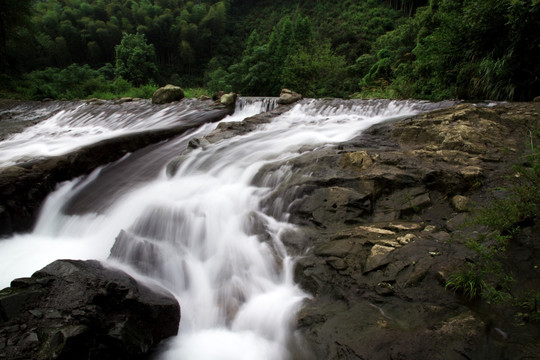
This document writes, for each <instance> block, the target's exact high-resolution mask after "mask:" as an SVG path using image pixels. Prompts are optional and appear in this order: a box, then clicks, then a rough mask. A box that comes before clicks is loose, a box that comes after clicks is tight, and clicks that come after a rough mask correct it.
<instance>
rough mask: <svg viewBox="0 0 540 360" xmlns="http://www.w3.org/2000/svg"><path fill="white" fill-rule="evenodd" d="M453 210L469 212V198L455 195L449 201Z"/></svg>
mask: <svg viewBox="0 0 540 360" xmlns="http://www.w3.org/2000/svg"><path fill="white" fill-rule="evenodd" d="M450 204H451V205H452V207H453V208H454V210H456V211H458V212H465V211H469V198H468V197H466V196H463V195H456V196H454V197H452V199H451V200H450Z"/></svg>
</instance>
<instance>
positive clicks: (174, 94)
mask: <svg viewBox="0 0 540 360" xmlns="http://www.w3.org/2000/svg"><path fill="white" fill-rule="evenodd" d="M183 98H184V91H183V90H182V88H181V87H179V86H174V85H171V84H168V85H165V86H163V87H160V88H159V89H157V90H156V91H155V92H154V94H153V95H152V103H153V104H166V103H170V102H173V101H178V100H182V99H183Z"/></svg>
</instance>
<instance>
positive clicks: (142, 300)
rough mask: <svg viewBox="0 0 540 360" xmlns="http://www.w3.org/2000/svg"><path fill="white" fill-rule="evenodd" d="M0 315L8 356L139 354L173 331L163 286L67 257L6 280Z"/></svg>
mask: <svg viewBox="0 0 540 360" xmlns="http://www.w3.org/2000/svg"><path fill="white" fill-rule="evenodd" d="M0 314H3V315H2V317H3V318H2V319H1V321H0V334H2V333H7V334H8V335H7V339H8V341H7V342H6V343H5V345H4V346H3V348H2V349H1V353H3V354H5V355H4V356H6V357H7V358H9V359H36V360H42V359H43V360H45V359H53V358H54V359H56V358H62V359H89V358H100V359H104V360H106V359H144V358H147V357H148V355H149V354H150V352H151V351H152V349H153V348H155V346H156V345H157V344H158V343H159V342H160V341H161V340H163V339H165V338H167V337H170V336H174V335H176V334H177V331H178V323H179V321H180V307H179V305H178V302H177V301H176V299H175V297H174V296H173V295H172V294H170V293H168V292H167V291H165V290H163V289H150V288H148V287H147V286H145V285H142V284H140V283H137V282H136V281H135V280H134V279H133V278H132V277H130V276H129V275H127V274H125V273H123V272H122V271H120V270H116V269H108V268H106V267H104V266H103V265H101V264H100V263H98V262H97V261H74V260H57V261H55V262H53V263H51V264H49V265H48V266H46V267H45V268H43V269H41V270H39V271H37V272H36V273H35V274H34V275H32V277H31V278H25V279H18V280H16V281H13V282H12V285H11V287H9V288H6V289H4V290H2V291H0ZM26 329H30V330H26ZM0 340H1V339H0ZM0 345H1V344H0Z"/></svg>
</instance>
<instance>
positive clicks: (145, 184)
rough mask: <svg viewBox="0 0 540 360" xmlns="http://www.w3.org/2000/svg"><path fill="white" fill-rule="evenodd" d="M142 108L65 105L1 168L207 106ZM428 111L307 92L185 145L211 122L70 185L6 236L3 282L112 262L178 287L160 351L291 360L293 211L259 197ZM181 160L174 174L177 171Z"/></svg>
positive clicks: (247, 104)
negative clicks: (299, 166) (293, 163)
mask: <svg viewBox="0 0 540 360" xmlns="http://www.w3.org/2000/svg"><path fill="white" fill-rule="evenodd" d="M138 106H139V107H140V108H139V107H137V106H135V105H133V104H130V105H127V106H125V107H120V108H119V109H118V110H110V109H109V110H108V111H99V110H97V109H93V110H92V111H88V106H87V105H84V104H78V105H74V106H73V107H72V108H69V107H68V108H64V109H62V110H59V111H57V112H55V114H54V115H53V116H51V117H50V118H49V119H47V120H44V121H42V122H40V123H38V124H37V125H34V126H32V127H29V128H27V129H26V130H25V131H24V132H22V133H20V134H17V135H14V136H11V137H8V138H7V139H5V140H4V141H2V142H0V164H2V165H4V166H5V165H6V164H7V165H9V164H12V163H15V162H17V161H19V160H20V159H24V158H28V157H36V156H46V155H51V154H58V153H64V152H68V151H70V150H71V149H73V148H75V147H76V146H81V145H84V144H89V143H92V142H95V141H98V140H99V139H103V138H105V137H110V136H115V135H116V134H118V133H125V132H128V131H142V130H145V129H152V128H159V127H166V126H170V125H171V124H174V123H176V122H179V121H180V122H181V121H186V119H187V118H189V116H193V114H194V112H196V111H197V104H196V103H195V102H192V101H191V102H190V101H188V102H185V103H184V102H182V103H180V105H179V104H177V105H172V106H165V107H162V108H160V109H161V110H159V111H156V110H155V108H153V107H151V106H150V105H148V104H147V103H143V104H142V105H141V104H139V105H138ZM273 106H275V99H274V100H271V101H270V100H268V99H255V100H254V99H251V100H246V99H240V100H239V102H238V103H237V111H236V112H235V114H234V115H232V116H230V117H228V118H226V119H224V120H223V121H241V120H243V119H244V118H246V117H248V116H252V115H255V114H257V113H259V112H262V111H267V110H270V109H271V108H272V107H273ZM430 107H433V104H429V103H423V102H394V101H339V100H333V101H331V100H326V101H315V100H303V101H302V102H301V103H299V104H297V105H295V106H294V107H293V108H292V109H291V110H289V111H287V112H285V113H283V114H282V115H280V116H278V117H276V118H274V119H273V120H272V121H271V122H269V123H265V124H261V125H259V126H258V127H257V129H256V130H254V131H250V132H248V133H246V134H244V135H241V136H235V137H232V138H227V139H223V140H220V141H217V142H215V143H211V144H209V143H208V144H206V143H205V144H203V145H202V146H199V147H196V148H188V143H189V141H190V140H192V139H194V138H200V137H202V136H204V135H205V134H208V133H209V132H211V131H212V130H213V129H215V127H216V126H217V125H216V124H204V125H202V126H201V127H199V128H198V129H197V130H195V131H192V132H190V133H188V134H185V135H182V136H180V137H177V138H176V139H173V140H170V141H167V142H164V143H161V144H157V145H153V146H150V147H148V148H146V149H143V150H140V151H138V152H135V153H133V154H131V155H128V156H126V157H124V158H123V159H121V160H119V161H117V162H116V163H114V164H109V165H107V166H104V167H102V168H99V169H97V170H96V171H94V172H93V173H92V174H90V175H89V176H87V177H82V178H79V179H74V180H72V181H69V182H66V183H63V184H61V185H60V186H59V187H58V189H57V190H56V191H55V192H54V193H52V194H50V196H49V197H48V199H47V200H46V203H45V205H44V207H43V209H42V213H41V215H40V217H39V220H38V223H37V224H36V226H35V229H34V230H33V232H32V233H30V234H23V235H15V236H13V237H11V238H9V239H4V240H0V286H2V287H5V286H8V285H9V282H10V281H11V280H12V279H14V278H16V277H22V276H30V275H31V274H32V273H33V272H34V271H35V270H38V269H40V268H41V267H43V266H45V265H46V264H48V263H50V262H52V261H54V260H55V259H58V258H72V259H98V260H102V261H106V262H109V263H111V264H114V265H116V266H121V267H123V268H125V269H127V270H128V271H129V272H130V273H132V274H133V275H134V276H136V277H138V278H139V279H143V280H146V281H153V282H154V283H157V284H159V285H160V286H164V287H166V288H167V289H169V290H170V291H171V292H172V293H174V294H175V295H176V296H177V298H178V300H179V302H180V305H181V308H182V320H181V324H180V332H179V336H177V337H176V338H174V339H172V340H170V341H168V342H167V343H166V344H165V345H164V346H163V347H162V349H161V351H160V352H159V353H158V354H157V355H156V356H157V358H159V359H190V360H206V359H208V360H216V359H217V360H228V359H231V360H233V359H234V360H239V359H240V360H241V359H262V360H264V359H268V360H270V359H272V360H274V359H275V360H278V359H287V358H288V357H289V350H288V348H289V345H290V344H289V342H290V339H291V336H292V333H291V331H292V324H291V322H292V320H293V318H294V316H295V313H296V311H297V310H298V309H299V307H300V306H301V304H302V301H303V299H305V298H306V297H307V294H305V293H304V292H303V291H302V290H301V289H300V288H299V287H298V286H297V285H296V284H295V283H294V282H293V279H292V270H293V260H294V259H292V258H291V257H290V256H289V255H288V254H287V251H286V249H285V247H284V246H283V244H282V242H281V240H282V237H283V236H286V234H287V232H290V231H294V226H293V225H291V224H289V223H287V214H286V213H278V214H276V213H272V215H269V214H267V213H265V212H264V211H263V210H262V209H261V207H260V204H261V201H262V200H263V199H264V198H265V197H267V196H269V195H270V194H271V193H272V191H273V190H274V187H275V185H277V184H279V183H280V182H282V181H283V180H285V179H286V178H287V177H288V176H290V175H291V174H290V168H289V167H288V166H286V163H287V161H288V160H290V159H293V158H295V157H297V156H299V155H300V154H301V153H303V152H305V151H310V149H313V148H316V147H320V146H333V144H337V143H340V142H343V141H347V140H350V139H352V138H353V137H355V136H357V135H358V134H359V133H360V132H361V131H363V130H364V129H367V128H368V127H370V126H371V125H374V124H377V123H380V122H383V121H387V120H390V119H395V118H400V117H403V116H409V115H412V114H415V113H418V112H420V111H423V110H426V109H429V108H430ZM178 156H180V157H178ZM171 162H174V163H175V164H176V165H177V166H176V170H175V171H167V164H169V163H171ZM269 164H277V165H280V164H283V165H282V166H281V167H279V171H275V172H273V173H270V174H264V176H262V179H263V181H262V186H255V185H253V183H254V182H253V180H254V178H255V177H256V176H257V175H259V178H261V176H260V172H261V171H262V169H264V167H265V166H266V165H269ZM259 182H260V181H259ZM261 229H262V230H261ZM261 232H262V233H263V234H261Z"/></svg>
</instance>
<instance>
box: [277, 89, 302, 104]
mask: <svg viewBox="0 0 540 360" xmlns="http://www.w3.org/2000/svg"><path fill="white" fill-rule="evenodd" d="M300 99H302V95H301V94H298V93H295V92H294V91H291V90H289V89H283V90H281V94H279V99H278V104H280V105H287V104H292V103H294V102H297V101H298V100H300Z"/></svg>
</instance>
